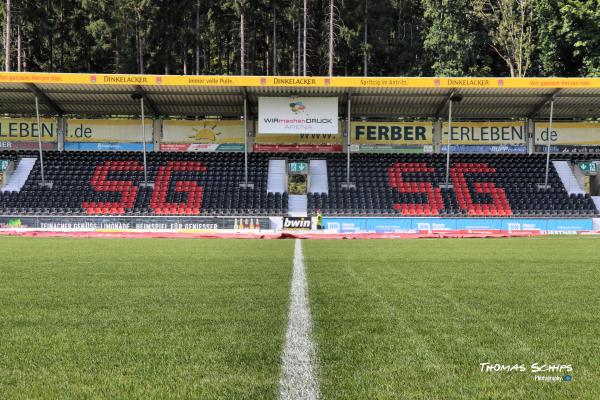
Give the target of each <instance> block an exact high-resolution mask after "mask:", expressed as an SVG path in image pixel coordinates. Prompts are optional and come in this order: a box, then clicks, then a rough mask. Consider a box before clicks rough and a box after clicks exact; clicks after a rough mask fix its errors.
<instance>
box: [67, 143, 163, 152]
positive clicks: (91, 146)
mask: <svg viewBox="0 0 600 400" xmlns="http://www.w3.org/2000/svg"><path fill="white" fill-rule="evenodd" d="M143 149H144V147H143V145H142V143H138V142H134V143H127V142H123V143H113V142H65V150H85V151H142V150H143ZM153 149H154V144H153V143H146V151H152V150H153Z"/></svg>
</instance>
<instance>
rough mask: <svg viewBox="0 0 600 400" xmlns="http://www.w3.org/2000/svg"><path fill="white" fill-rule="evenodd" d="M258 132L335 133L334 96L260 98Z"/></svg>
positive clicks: (336, 108)
mask: <svg viewBox="0 0 600 400" xmlns="http://www.w3.org/2000/svg"><path fill="white" fill-rule="evenodd" d="M258 133H259V134H299V133H309V134H310V133H328V134H333V135H335V134H337V133H338V98H337V97H259V98H258Z"/></svg>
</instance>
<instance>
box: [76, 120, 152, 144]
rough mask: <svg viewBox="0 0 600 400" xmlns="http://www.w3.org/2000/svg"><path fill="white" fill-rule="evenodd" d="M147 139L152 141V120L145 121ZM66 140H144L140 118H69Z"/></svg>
mask: <svg viewBox="0 0 600 400" xmlns="http://www.w3.org/2000/svg"><path fill="white" fill-rule="evenodd" d="M144 127H145V131H146V132H145V134H146V141H147V142H152V120H149V119H147V120H146V121H145V123H144ZM65 142H75V143H79V142H81V143H85V142H91V143H99V142H108V143H121V142H142V121H141V120H139V119H69V120H67V134H66V135H65Z"/></svg>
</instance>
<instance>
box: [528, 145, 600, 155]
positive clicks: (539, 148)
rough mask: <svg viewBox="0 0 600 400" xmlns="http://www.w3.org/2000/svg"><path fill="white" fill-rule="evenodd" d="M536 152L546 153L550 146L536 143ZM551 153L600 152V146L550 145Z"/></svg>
mask: <svg viewBox="0 0 600 400" xmlns="http://www.w3.org/2000/svg"><path fill="white" fill-rule="evenodd" d="M535 151H536V153H546V152H547V151H548V146H544V145H539V144H538V145H536V146H535ZM550 153H565V154H569V153H592V154H600V146H572V145H568V144H566V145H550Z"/></svg>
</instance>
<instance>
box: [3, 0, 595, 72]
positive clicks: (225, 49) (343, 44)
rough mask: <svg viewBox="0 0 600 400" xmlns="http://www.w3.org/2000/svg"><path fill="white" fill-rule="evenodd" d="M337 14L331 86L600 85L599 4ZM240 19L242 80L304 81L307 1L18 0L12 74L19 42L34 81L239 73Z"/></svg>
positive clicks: (545, 0)
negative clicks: (406, 80)
mask: <svg viewBox="0 0 600 400" xmlns="http://www.w3.org/2000/svg"><path fill="white" fill-rule="evenodd" d="M328 5H329V0H309V1H308V13H307V19H308V24H307V25H308V29H307V38H308V39H307V70H308V71H307V73H308V74H309V75H324V74H326V73H327V59H328V57H327V55H328V47H327V44H328V40H327V39H328V35H329V33H328ZM334 5H335V12H334V16H335V18H334V19H335V23H334V34H335V51H334V53H335V54H334V69H333V74H334V75H341V76H345V75H348V76H361V75H364V74H365V70H364V61H365V58H366V61H367V63H366V64H367V70H368V75H371V76H427V75H456V76H463V75H482V76H483V75H498V76H506V75H511V74H512V75H515V76H519V75H521V76H525V75H527V76H531V75H539V76H598V75H600V0H537V1H534V0H474V1H468V0H423V1H421V0H335V1H334ZM1 12H2V16H3V20H4V21H6V18H5V16H6V4H5V2H3V5H2V10H1ZM241 14H244V17H245V18H244V20H245V24H244V25H245V38H246V39H245V56H246V57H245V59H246V62H245V70H244V72H245V73H246V74H249V75H271V74H274V73H276V74H278V75H298V74H299V70H300V69H301V68H299V67H300V65H299V59H300V60H301V59H302V57H299V55H300V56H301V53H302V52H301V48H302V46H301V41H300V38H301V35H300V33H301V28H302V19H303V18H302V16H303V1H302V0H285V1H267V0H223V1H214V0H44V1H41V0H22V1H12V7H11V17H12V18H11V19H12V23H11V29H10V31H11V35H10V36H11V40H10V44H11V46H10V49H11V61H10V67H11V68H10V69H11V70H17V69H18V67H19V66H18V57H17V48H18V42H19V40H20V42H21V63H20V67H21V69H22V70H28V71H46V72H51V71H59V72H105V73H141V72H144V73H158V74H240V71H241V69H240V60H241V57H240V34H239V33H240V16H241ZM520 17H522V18H521V19H522V20H520V19H519V18H520ZM5 27H6V22H4V23H3V30H6V29H5ZM365 29H366V35H365ZM19 33H20V34H19ZM365 37H366V41H365ZM515 44H516V45H517V46H515ZM274 49H276V56H275V57H274V55H273V50H274ZM299 51H300V54H299ZM274 58H275V60H274ZM1 64H2V67H3V68H2V69H4V67H5V65H4V57H2V61H1ZM521 67H524V68H521Z"/></svg>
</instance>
